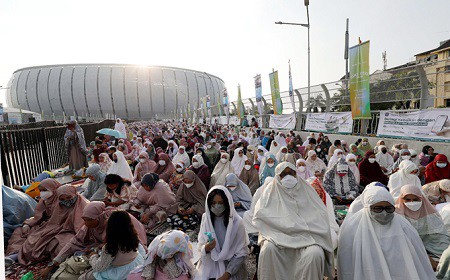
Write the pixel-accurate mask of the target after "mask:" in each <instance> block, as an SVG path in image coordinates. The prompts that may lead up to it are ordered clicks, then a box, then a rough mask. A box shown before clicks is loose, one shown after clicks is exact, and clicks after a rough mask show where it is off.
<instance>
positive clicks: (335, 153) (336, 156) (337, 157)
mask: <svg viewBox="0 0 450 280" xmlns="http://www.w3.org/2000/svg"><path fill="white" fill-rule="evenodd" d="M339 153H342V155H341V157H340V158H339V156H338V154H339ZM343 157H344V151H342V150H341V149H336V150H334V152H333V156H332V157H331V158H330V161H329V162H328V169H330V168H332V167H333V165H334V164H335V163H336V162H338V161H339V160H340V159H342V158H343Z"/></svg>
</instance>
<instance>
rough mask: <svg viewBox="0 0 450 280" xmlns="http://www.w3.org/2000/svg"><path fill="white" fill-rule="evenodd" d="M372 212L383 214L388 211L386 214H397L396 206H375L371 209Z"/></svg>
mask: <svg viewBox="0 0 450 280" xmlns="http://www.w3.org/2000/svg"><path fill="white" fill-rule="evenodd" d="M371 210H372V211H373V212H375V213H381V212H383V211H386V213H394V212H395V207H394V206H392V205H391V206H384V207H383V206H374V207H371Z"/></svg>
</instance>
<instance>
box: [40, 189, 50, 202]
mask: <svg viewBox="0 0 450 280" xmlns="http://www.w3.org/2000/svg"><path fill="white" fill-rule="evenodd" d="M52 195H53V193H52V192H50V191H43V192H41V195H40V197H41V199H42V200H47V199H49V198H50V197H51V196H52Z"/></svg>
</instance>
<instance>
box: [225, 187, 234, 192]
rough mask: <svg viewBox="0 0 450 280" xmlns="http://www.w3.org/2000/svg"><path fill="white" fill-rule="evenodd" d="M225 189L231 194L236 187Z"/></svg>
mask: <svg viewBox="0 0 450 280" xmlns="http://www.w3.org/2000/svg"><path fill="white" fill-rule="evenodd" d="M227 188H228V189H229V190H230V192H233V191H234V190H235V189H236V187H227Z"/></svg>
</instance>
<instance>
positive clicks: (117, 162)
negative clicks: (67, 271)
mask: <svg viewBox="0 0 450 280" xmlns="http://www.w3.org/2000/svg"><path fill="white" fill-rule="evenodd" d="M107 174H117V175H119V176H120V177H122V178H123V179H125V180H128V181H130V182H132V181H133V172H131V169H130V166H129V165H128V163H127V160H126V159H125V156H124V155H123V153H122V152H119V151H118V152H115V153H114V154H113V164H112V165H111V167H110V168H109V170H108V173H107Z"/></svg>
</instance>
